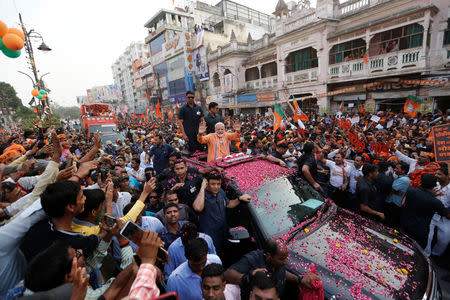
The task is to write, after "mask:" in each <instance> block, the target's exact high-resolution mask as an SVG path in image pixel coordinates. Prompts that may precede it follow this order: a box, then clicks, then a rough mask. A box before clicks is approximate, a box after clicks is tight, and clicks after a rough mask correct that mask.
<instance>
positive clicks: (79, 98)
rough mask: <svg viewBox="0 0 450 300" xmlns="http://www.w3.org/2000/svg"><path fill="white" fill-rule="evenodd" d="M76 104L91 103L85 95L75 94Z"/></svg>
mask: <svg viewBox="0 0 450 300" xmlns="http://www.w3.org/2000/svg"><path fill="white" fill-rule="evenodd" d="M77 104H79V105H85V104H91V103H89V102H88V97H87V96H77Z"/></svg>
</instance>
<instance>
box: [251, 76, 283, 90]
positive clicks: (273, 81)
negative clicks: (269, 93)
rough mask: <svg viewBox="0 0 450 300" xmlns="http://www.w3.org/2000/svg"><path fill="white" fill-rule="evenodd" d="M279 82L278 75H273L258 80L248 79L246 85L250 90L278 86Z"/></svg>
mask: <svg viewBox="0 0 450 300" xmlns="http://www.w3.org/2000/svg"><path fill="white" fill-rule="evenodd" d="M277 83H278V77H277V76H271V77H266V78H261V79H256V80H251V81H247V82H246V83H245V87H246V88H247V89H249V90H251V89H255V90H256V89H268V88H276V87H277Z"/></svg>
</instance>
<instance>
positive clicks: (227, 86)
mask: <svg viewBox="0 0 450 300" xmlns="http://www.w3.org/2000/svg"><path fill="white" fill-rule="evenodd" d="M223 81H224V92H225V93H231V92H232V91H233V74H231V73H230V74H225V75H224V76H223Z"/></svg>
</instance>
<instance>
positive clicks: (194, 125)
mask: <svg viewBox="0 0 450 300" xmlns="http://www.w3.org/2000/svg"><path fill="white" fill-rule="evenodd" d="M186 99H187V103H186V104H185V105H183V106H182V107H181V108H180V111H179V112H178V120H179V122H180V129H181V132H182V133H183V139H184V140H185V141H186V142H187V145H186V148H187V150H188V151H190V152H195V151H196V150H200V149H202V145H201V144H200V143H199V142H198V141H197V135H198V127H199V125H200V122H203V120H204V118H203V110H202V108H201V107H200V106H198V105H197V104H195V102H194V92H192V91H187V92H186Z"/></svg>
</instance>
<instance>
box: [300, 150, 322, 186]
mask: <svg viewBox="0 0 450 300" xmlns="http://www.w3.org/2000/svg"><path fill="white" fill-rule="evenodd" d="M313 150H314V143H312V142H307V143H305V145H303V155H302V156H301V157H300V158H299V159H298V161H297V164H298V173H299V175H300V177H302V178H303V179H305V180H307V181H308V182H309V184H310V185H312V187H313V188H314V189H315V190H316V191H320V192H322V193H323V189H322V187H321V186H320V184H319V183H318V182H317V162H316V158H315V156H314V153H313Z"/></svg>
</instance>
